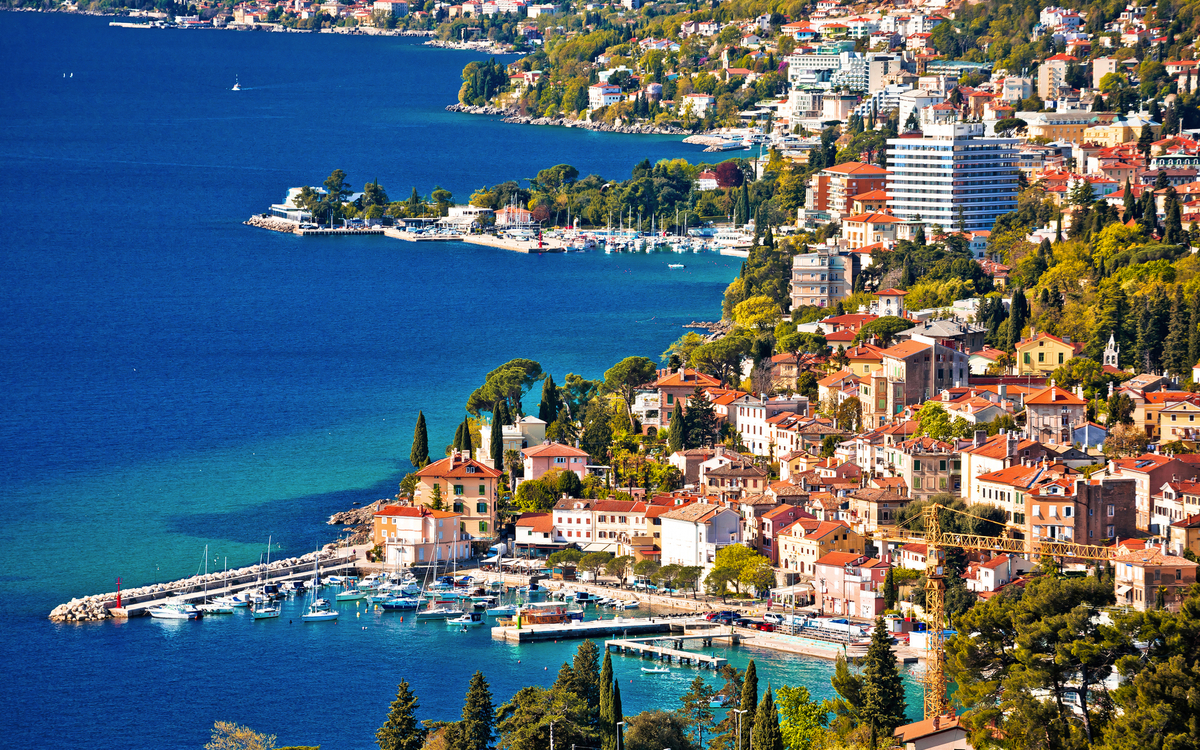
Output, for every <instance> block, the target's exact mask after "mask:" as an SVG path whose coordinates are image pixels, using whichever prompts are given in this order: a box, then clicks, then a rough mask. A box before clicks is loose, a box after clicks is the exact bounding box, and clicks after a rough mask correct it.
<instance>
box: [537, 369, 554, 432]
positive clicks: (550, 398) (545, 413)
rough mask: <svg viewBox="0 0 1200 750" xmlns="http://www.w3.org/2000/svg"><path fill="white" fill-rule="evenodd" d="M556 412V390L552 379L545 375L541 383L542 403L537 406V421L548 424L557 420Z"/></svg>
mask: <svg viewBox="0 0 1200 750" xmlns="http://www.w3.org/2000/svg"><path fill="white" fill-rule="evenodd" d="M558 410H559V403H558V388H557V387H555V385H554V378H553V377H551V376H550V375H547V376H546V379H545V381H543V382H542V402H541V403H540V404H538V419H540V420H542V421H543V422H545V423H546V424H550V423H552V422H553V421H554V420H556V419H558Z"/></svg>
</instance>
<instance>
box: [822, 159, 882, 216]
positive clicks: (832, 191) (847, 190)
mask: <svg viewBox="0 0 1200 750" xmlns="http://www.w3.org/2000/svg"><path fill="white" fill-rule="evenodd" d="M887 177H888V171H887V170H886V169H884V168H883V167H880V166H876V165H874V164H864V163H862V162H859V161H848V162H846V163H844V164H838V165H837V166H834V167H829V168H827V169H823V170H821V171H820V172H818V173H816V174H815V175H813V176H812V178H810V180H809V188H808V196H807V198H806V199H805V204H804V207H805V209H807V210H809V211H824V212H827V213H829V214H831V215H833V216H834V218H845V217H847V216H850V212H851V209H852V208H853V205H852V204H853V202H854V197H855V196H856V195H861V194H862V193H867V192H870V191H872V190H883V189H884V187H886V185H887Z"/></svg>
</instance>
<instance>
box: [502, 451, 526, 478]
mask: <svg viewBox="0 0 1200 750" xmlns="http://www.w3.org/2000/svg"><path fill="white" fill-rule="evenodd" d="M521 463H522V459H521V452H520V451H518V450H516V449H514V448H509V449H508V450H506V451H504V465H505V466H507V467H508V486H509V487H512V486H513V485H514V484H515V482H514V480H515V479H516V477H517V467H518V466H520V465H521Z"/></svg>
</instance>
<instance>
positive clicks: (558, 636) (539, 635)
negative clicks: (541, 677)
mask: <svg viewBox="0 0 1200 750" xmlns="http://www.w3.org/2000/svg"><path fill="white" fill-rule="evenodd" d="M672 626H674V627H681V624H680V623H678V622H672V621H671V620H665V619H662V618H659V617H637V618H629V617H614V618H613V619H611V620H588V621H587V622H566V623H548V624H545V625H522V626H521V627H516V626H515V625H500V626H497V627H494V628H492V639H493V640H497V641H508V642H509V643H535V642H538V641H558V640H565V639H568V638H602V637H604V636H612V635H626V634H634V635H646V634H649V633H670V632H671V630H672Z"/></svg>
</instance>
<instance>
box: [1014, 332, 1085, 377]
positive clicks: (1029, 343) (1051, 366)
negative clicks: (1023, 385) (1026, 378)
mask: <svg viewBox="0 0 1200 750" xmlns="http://www.w3.org/2000/svg"><path fill="white" fill-rule="evenodd" d="M1016 349H1017V374H1018V375H1040V376H1042V377H1046V376H1049V375H1050V373H1052V372H1054V371H1055V370H1057V369H1058V368H1059V366H1060V365H1062V364H1065V363H1066V361H1067V360H1068V359H1071V358H1072V357H1076V356H1078V355H1079V354H1080V353H1081V352H1083V344H1080V343H1077V342H1072V341H1071V340H1070V339H1069V338H1061V339H1060V338H1059V337H1058V336H1051V335H1050V334H1048V333H1046V332H1045V331H1043V332H1041V333H1037V332H1035V331H1033V330H1032V329H1030V333H1029V338H1025V339H1022V340H1021V341H1020V342H1019V343H1018V344H1017V346H1016Z"/></svg>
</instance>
